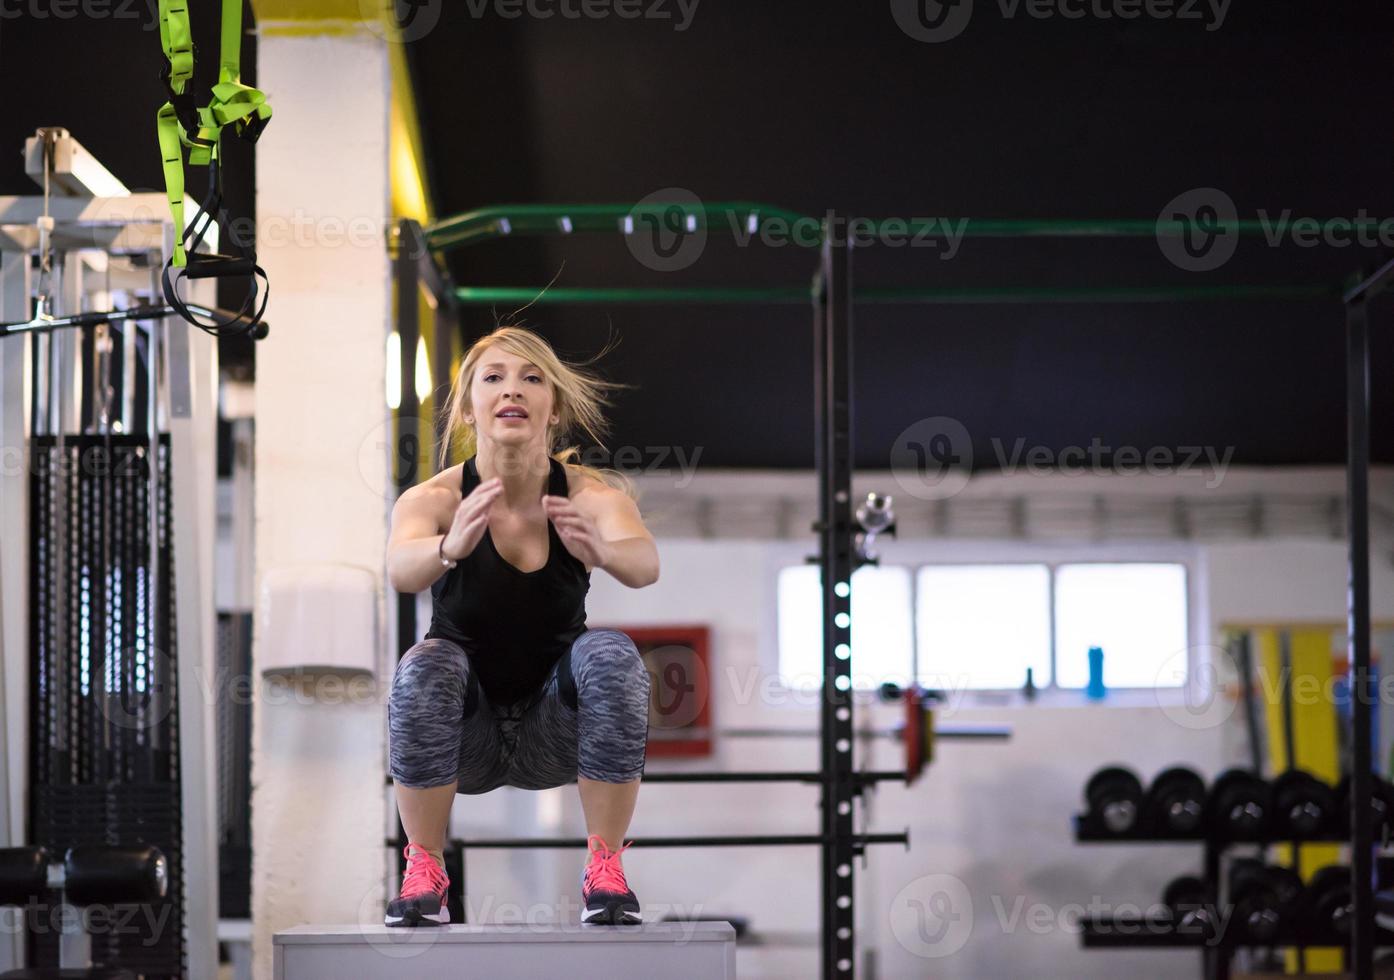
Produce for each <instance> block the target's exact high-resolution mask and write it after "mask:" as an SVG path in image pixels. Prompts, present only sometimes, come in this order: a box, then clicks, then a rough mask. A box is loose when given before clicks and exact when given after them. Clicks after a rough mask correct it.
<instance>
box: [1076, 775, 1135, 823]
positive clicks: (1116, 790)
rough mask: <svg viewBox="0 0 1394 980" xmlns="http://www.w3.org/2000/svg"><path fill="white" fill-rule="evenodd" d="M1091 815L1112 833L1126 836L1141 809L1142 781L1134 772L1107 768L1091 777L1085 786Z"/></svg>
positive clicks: (1086, 800)
mask: <svg viewBox="0 0 1394 980" xmlns="http://www.w3.org/2000/svg"><path fill="white" fill-rule="evenodd" d="M1084 800H1085V804H1086V805H1087V806H1088V807H1089V813H1090V814H1091V815H1093V817H1094V818H1095V819H1096V820H1098V821H1099V823H1100V825H1101V826H1103V827H1104V829H1106V830H1108V831H1109V832H1110V833H1114V834H1126V833H1127V832H1128V831H1130V830H1132V829H1133V828H1134V827H1136V826H1137V819H1138V814H1139V813H1140V812H1141V808H1142V780H1140V779H1138V778H1137V774H1136V773H1135V772H1133V771H1132V770H1131V769H1124V768H1122V767H1121V766H1108V767H1106V768H1104V769H1100V770H1099V771H1098V772H1096V773H1094V775H1092V776H1090V777H1089V782H1088V783H1086V784H1085V787H1084Z"/></svg>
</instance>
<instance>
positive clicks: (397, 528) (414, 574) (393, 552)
mask: <svg viewBox="0 0 1394 980" xmlns="http://www.w3.org/2000/svg"><path fill="white" fill-rule="evenodd" d="M449 493H450V492H449V491H448V490H446V489H444V488H443V487H431V486H426V485H424V484H423V485H421V486H416V487H412V488H411V489H410V490H407V491H406V492H405V493H403V494H402V495H401V496H400V497H398V498H397V503H396V504H394V505H393V507H392V533H391V534H390V535H389V536H388V539H387V581H388V582H389V583H390V584H391V585H392V588H394V589H396V590H397V591H398V592H420V591H421V590H422V589H426V588H429V587H430V586H431V584H432V583H433V582H435V580H436V579H438V578H440V577H441V576H442V575H444V574H445V572H446V567H445V566H444V565H442V564H441V563H440V556H439V554H438V550H439V548H440V542H441V538H442V537H444V536H445V535H444V532H443V531H442V530H441V527H440V515H441V513H442V510H443V508H442V505H443V504H448V503H449V500H443V499H442V497H441V495H442V494H445V495H446V496H447V497H448V496H449ZM444 512H445V513H449V511H448V510H445V511H444Z"/></svg>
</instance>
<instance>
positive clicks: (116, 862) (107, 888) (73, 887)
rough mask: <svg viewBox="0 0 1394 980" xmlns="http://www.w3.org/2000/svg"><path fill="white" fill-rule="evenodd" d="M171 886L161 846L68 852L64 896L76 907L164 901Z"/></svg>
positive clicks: (82, 849) (90, 846)
mask: <svg viewBox="0 0 1394 980" xmlns="http://www.w3.org/2000/svg"><path fill="white" fill-rule="evenodd" d="M168 884H169V871H168V868H167V867H166V864H165V856H164V854H162V853H161V852H160V849H159V848H157V847H149V846H146V845H143V844H136V845H129V846H125V847H103V846H97V845H89V846H83V847H74V848H72V849H70V850H69V851H68V857H67V860H66V861H65V862H64V882H63V894H64V896H65V897H66V898H67V900H68V901H69V902H72V903H73V904H74V905H118V904H121V903H122V902H148V901H153V900H154V899H157V898H163V897H164V895H165V890H166V888H167V887H168Z"/></svg>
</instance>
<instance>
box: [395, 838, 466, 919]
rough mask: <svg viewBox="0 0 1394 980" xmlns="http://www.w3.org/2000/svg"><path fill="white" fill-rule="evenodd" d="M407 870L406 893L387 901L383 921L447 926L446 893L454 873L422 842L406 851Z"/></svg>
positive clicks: (404, 876)
mask: <svg viewBox="0 0 1394 980" xmlns="http://www.w3.org/2000/svg"><path fill="white" fill-rule="evenodd" d="M402 854H403V855H404V856H405V857H406V859H407V873H406V874H405V875H403V876H402V893H401V894H400V895H398V896H397V897H396V898H394V899H393V900H392V901H391V902H389V903H388V904H387V914H386V915H384V916H383V919H382V921H383V924H384V925H389V926H443V925H445V924H446V923H448V922H449V921H450V907H449V906H448V905H446V900H445V893H446V889H447V888H448V887H449V885H450V876H449V875H447V874H446V873H445V871H443V870H442V869H441V866H440V865H439V864H436V859H435V858H433V857H431V855H430V854H429V853H427V851H426V848H424V847H422V846H421V845H420V844H408V845H407V846H406V848H405V849H404V850H403V851H402Z"/></svg>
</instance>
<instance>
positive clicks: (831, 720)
mask: <svg viewBox="0 0 1394 980" xmlns="http://www.w3.org/2000/svg"><path fill="white" fill-rule="evenodd" d="M830 234H831V228H825V229H824V241H823V251H822V273H823V274H822V281H821V289H820V291H819V296H818V302H817V306H816V307H815V314H814V321H813V323H814V351H813V359H814V386H815V396H814V397H815V405H814V413H815V415H814V417H815V422H816V432H817V443H816V447H815V458H816V464H817V467H818V531H819V542H820V547H819V563H820V566H821V570H822V576H821V579H822V621H823V697H822V701H821V710H822V719H821V721H822V727H821V731H822V777H823V778H822V784H823V800H822V804H823V814H822V831H823V844H822V851H823V861H822V876H823V877H822V882H823V887H822V899H823V931H822V950H823V954H822V975H823V977H824V980H832V978H833V977H838V976H843V977H850V976H851V975H852V964H853V949H854V943H853V921H854V920H853V906H852V892H853V888H852V885H853V880H852V858H853V841H852V834H853V828H852V797H853V795H854V789H855V786H856V783H855V781H854V779H853V777H852V729H853V726H852V690H851V688H852V683H851V681H852V678H851V653H852V614H851V609H852V571H853V567H852V507H851V500H852V390H851V378H852V254H851V244H850V242H833V241H830V240H829V239H830Z"/></svg>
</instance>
